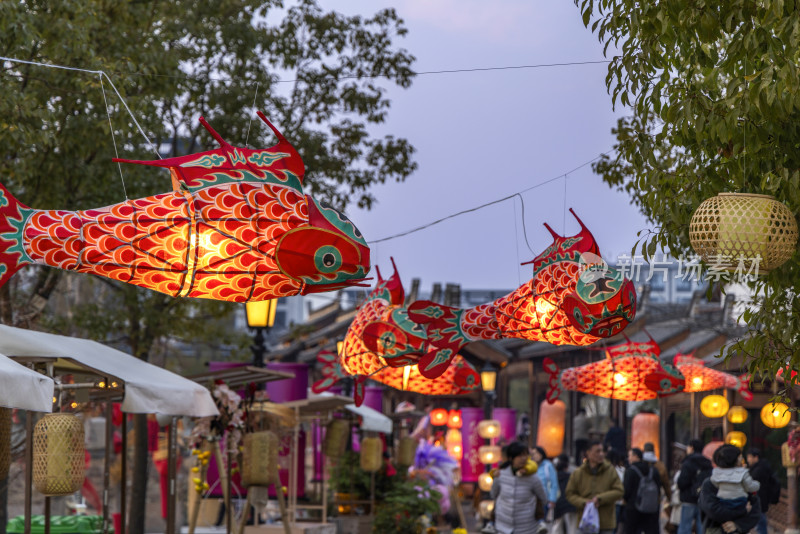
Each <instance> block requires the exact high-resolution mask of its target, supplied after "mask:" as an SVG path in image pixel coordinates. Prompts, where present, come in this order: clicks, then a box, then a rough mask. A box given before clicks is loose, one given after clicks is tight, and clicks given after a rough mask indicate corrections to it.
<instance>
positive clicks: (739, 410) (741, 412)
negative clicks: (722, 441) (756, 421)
mask: <svg viewBox="0 0 800 534" xmlns="http://www.w3.org/2000/svg"><path fill="white" fill-rule="evenodd" d="M747 416H748V414H747V410H746V409H745V408H744V407H743V406H731V409H730V410H728V421H730V422H731V423H733V424H734V425H738V424H741V423H744V422H745V421H747Z"/></svg>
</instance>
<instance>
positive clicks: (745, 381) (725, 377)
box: [672, 353, 753, 400]
mask: <svg viewBox="0 0 800 534" xmlns="http://www.w3.org/2000/svg"><path fill="white" fill-rule="evenodd" d="M672 363H673V365H674V366H675V367H677V368H678V370H679V371H680V372H681V374H682V375H683V376H684V377H685V378H686V386H685V387H684V389H683V391H685V392H686V393H696V392H698V391H711V390H713V389H721V388H728V389H735V390H736V391H738V392H739V394H740V395H741V396H742V398H743V399H745V400H752V399H753V393H752V392H751V391H750V389H749V388H748V385H749V383H750V375H748V374H744V375H741V376H736V375H732V374H730V373H723V372H722V371H717V370H716V369H711V368H710V367H706V364H705V362H704V361H703V360H700V359H697V358H695V357H694V356H692V355H691V354H680V353H678V354H676V355H675V358H673V360H672Z"/></svg>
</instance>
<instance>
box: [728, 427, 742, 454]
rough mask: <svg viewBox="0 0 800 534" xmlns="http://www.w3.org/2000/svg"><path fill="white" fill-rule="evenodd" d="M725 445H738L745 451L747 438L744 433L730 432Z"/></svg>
mask: <svg viewBox="0 0 800 534" xmlns="http://www.w3.org/2000/svg"><path fill="white" fill-rule="evenodd" d="M725 443H728V444H730V445H736V446H737V447H739V448H740V449H744V445H745V443H747V436H746V435H745V433H744V432H739V431H738V430H734V431H732V432H728V435H727V436H725Z"/></svg>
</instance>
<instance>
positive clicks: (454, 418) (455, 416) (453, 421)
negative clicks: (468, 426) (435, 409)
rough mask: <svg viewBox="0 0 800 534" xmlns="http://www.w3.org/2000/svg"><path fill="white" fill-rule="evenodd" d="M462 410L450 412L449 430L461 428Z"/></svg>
mask: <svg viewBox="0 0 800 534" xmlns="http://www.w3.org/2000/svg"><path fill="white" fill-rule="evenodd" d="M461 424H462V423H461V410H450V411H449V412H448V413H447V428H461Z"/></svg>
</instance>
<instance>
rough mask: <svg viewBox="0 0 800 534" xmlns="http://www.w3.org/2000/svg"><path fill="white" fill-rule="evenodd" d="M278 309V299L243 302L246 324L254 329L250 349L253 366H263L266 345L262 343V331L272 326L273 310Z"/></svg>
mask: <svg viewBox="0 0 800 534" xmlns="http://www.w3.org/2000/svg"><path fill="white" fill-rule="evenodd" d="M277 309H278V299H270V300H260V301H258V302H248V303H246V304H245V312H246V314H247V326H248V327H250V328H251V329H252V330H255V331H256V333H255V336H253V344H252V345H250V350H251V351H253V366H254V367H264V353H266V352H267V346H266V344H265V343H264V341H265V339H264V331H265V330H266V329H267V328H272V326H273V325H274V324H275V311H276V310H277Z"/></svg>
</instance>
